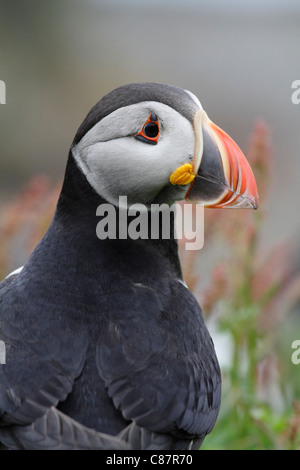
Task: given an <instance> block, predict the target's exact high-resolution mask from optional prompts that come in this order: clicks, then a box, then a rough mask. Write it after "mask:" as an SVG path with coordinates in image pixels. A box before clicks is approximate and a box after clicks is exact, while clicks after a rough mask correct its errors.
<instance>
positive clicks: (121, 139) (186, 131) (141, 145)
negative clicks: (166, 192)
mask: <svg viewBox="0 0 300 470" xmlns="http://www.w3.org/2000/svg"><path fill="white" fill-rule="evenodd" d="M134 106H135V107H136V105H134ZM149 108H150V109H154V112H156V113H157V115H158V116H159V120H160V123H161V129H160V136H159V140H158V143H157V145H151V144H148V143H145V142H141V141H140V140H137V139H135V137H134V136H133V135H131V136H127V137H126V136H124V134H123V136H122V133H121V136H120V135H119V136H118V138H112V139H111V140H110V139H107V137H108V136H109V137H111V136H112V135H114V134H115V131H111V130H109V129H108V130H106V131H105V132H104V129H103V126H104V124H105V123H104V120H103V122H101V123H98V124H97V125H96V126H95V127H94V128H93V129H91V131H90V132H89V133H88V134H87V135H86V136H85V137H84V138H83V139H82V141H81V143H79V144H78V145H77V146H75V147H74V148H73V149H72V151H73V155H74V157H75V160H76V162H77V164H78V166H79V167H80V169H81V171H82V172H83V173H84V174H85V176H86V178H87V180H88V181H89V183H90V185H91V186H92V187H93V188H94V189H95V190H96V192H97V193H98V194H99V195H101V196H102V197H103V198H104V199H105V200H107V201H108V202H111V203H113V204H117V203H118V198H119V196H128V202H129V203H135V202H139V203H144V204H145V203H147V202H148V201H150V200H152V199H153V198H154V197H155V196H156V195H157V194H158V193H159V192H160V191H161V190H162V189H163V188H164V187H165V186H166V185H168V184H169V178H170V175H171V174H172V173H173V171H174V170H175V169H176V168H177V167H178V166H180V165H182V164H184V163H187V162H189V161H191V160H192V158H193V154H194V148H195V137H194V135H195V134H194V129H193V125H192V123H191V122H190V121H189V120H187V119H186V118H185V117H183V116H182V115H181V114H179V113H177V112H176V111H175V110H174V109H172V108H170V107H168V106H166V105H163V104H161V103H151V104H149V103H145V104H144V106H143V109H138V111H139V113H138V114H139V115H140V114H142V120H141V119H140V118H139V120H141V122H144V119H145V118H146V119H147V117H148V115H149V114H148V113H149ZM129 111H130V113H129ZM116 113H117V112H116ZM131 113H132V109H130V110H128V109H127V110H126V115H125V116H124V114H123V115H121V114H120V110H118V113H117V114H115V115H114V116H113V120H112V119H111V120H110V126H112V127H113V129H116V128H117V127H118V126H117V125H116V124H117V122H116V117H118V119H120V121H121V120H122V119H123V120H124V119H125V118H126V116H127V117H128V115H129V114H131ZM144 115H145V116H144ZM133 120H134V119H133V118H132V121H133ZM108 122H109V116H108V117H107V118H106V125H108ZM101 126H102V132H100V129H101ZM139 126H140V124H139ZM123 131H124V130H123ZM124 132H126V131H124ZM127 132H128V131H127ZM99 134H100V135H99ZM106 139H107V140H106ZM101 140H102V141H101Z"/></svg>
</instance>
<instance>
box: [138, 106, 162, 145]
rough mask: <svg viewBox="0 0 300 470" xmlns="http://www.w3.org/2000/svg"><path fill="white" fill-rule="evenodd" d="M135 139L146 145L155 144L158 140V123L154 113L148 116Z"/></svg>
mask: <svg viewBox="0 0 300 470" xmlns="http://www.w3.org/2000/svg"><path fill="white" fill-rule="evenodd" d="M135 138H136V139H138V140H141V141H142V142H146V143H148V144H152V145H156V144H157V142H158V138H159V123H158V119H157V116H156V114H155V113H150V114H149V117H148V119H147V121H146V122H145V124H144V125H143V128H142V130H141V131H140V132H139V133H138V134H136V135H135Z"/></svg>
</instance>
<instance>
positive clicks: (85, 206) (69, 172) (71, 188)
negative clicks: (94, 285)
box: [53, 151, 181, 278]
mask: <svg viewBox="0 0 300 470" xmlns="http://www.w3.org/2000/svg"><path fill="white" fill-rule="evenodd" d="M100 204H107V201H105V200H104V199H103V198H102V197H101V196H99V195H98V194H97V193H96V192H95V191H94V190H93V188H92V187H91V186H90V184H89V183H88V181H87V179H86V177H85V176H84V174H83V173H82V172H81V171H80V169H79V168H78V166H77V164H76V162H75V161H74V158H73V156H72V153H71V151H70V153H69V158H68V163H67V168H66V174H65V180H64V184H63V188H62V191H61V195H60V198H59V201H58V204H57V210H56V213H55V217H54V220H53V224H54V225H55V224H56V223H59V224H63V226H64V230H65V231H68V232H69V233H70V236H72V234H73V237H74V235H75V234H76V235H75V236H76V237H77V238H78V237H81V236H82V237H84V239H83V240H82V242H83V243H84V241H85V240H89V244H90V245H91V244H93V245H94V248H95V249H96V250H97V252H98V251H99V250H101V251H105V249H106V248H109V250H110V251H111V248H112V246H114V247H116V251H117V252H119V250H120V248H121V247H122V251H124V250H125V251H126V250H127V251H128V252H132V251H135V252H137V253H139V255H140V256H142V252H143V248H144V249H145V251H148V252H149V250H153V253H154V254H155V256H158V257H163V258H165V259H167V260H168V261H169V263H170V264H171V265H172V266H173V269H174V270H175V272H176V274H177V276H178V277H179V278H181V268H180V262H179V258H178V246H177V241H176V240H175V238H174V223H173V222H174V220H173V217H174V214H173V213H172V212H171V213H170V221H171V224H170V237H169V238H163V236H162V233H160V234H159V238H158V239H152V238H151V212H150V211H149V212H148V237H147V239H137V240H132V239H130V238H127V239H126V240H119V239H118V234H119V208H117V207H115V210H116V225H117V230H116V233H117V240H109V239H105V240H99V238H98V237H97V235H96V226H97V224H98V223H99V221H100V220H101V218H99V216H97V215H96V210H97V208H98V206H99V205H100ZM133 218H134V217H127V222H128V225H129V224H130V223H131V221H132V220H133ZM83 227H84V229H83ZM123 233H124V231H123Z"/></svg>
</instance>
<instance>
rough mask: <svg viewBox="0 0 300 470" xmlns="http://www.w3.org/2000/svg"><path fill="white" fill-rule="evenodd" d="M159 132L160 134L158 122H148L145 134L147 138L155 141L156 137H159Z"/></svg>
mask: <svg viewBox="0 0 300 470" xmlns="http://www.w3.org/2000/svg"><path fill="white" fill-rule="evenodd" d="M158 132H159V127H158V124H156V122H148V124H146V125H145V126H144V134H145V135H146V136H147V137H150V139H154V138H155V137H157V136H158Z"/></svg>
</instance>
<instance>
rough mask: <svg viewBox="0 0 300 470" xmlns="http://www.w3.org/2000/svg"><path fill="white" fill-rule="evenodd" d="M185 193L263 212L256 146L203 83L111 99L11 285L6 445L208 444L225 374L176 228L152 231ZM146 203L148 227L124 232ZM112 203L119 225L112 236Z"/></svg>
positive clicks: (82, 133)
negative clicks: (222, 119)
mask: <svg viewBox="0 0 300 470" xmlns="http://www.w3.org/2000/svg"><path fill="white" fill-rule="evenodd" d="M124 200H126V203H127V205H125V207H123V206H122V203H121V202H122V201H124ZM120 201H121V202H120ZM177 201H186V202H190V203H193V204H201V205H203V206H204V207H211V208H246V209H256V208H257V206H258V192H257V186H256V182H255V177H254V175H253V172H252V170H251V168H250V166H249V164H248V162H247V160H246V158H245V156H244V154H243V153H242V151H241V150H240V148H239V147H238V145H237V144H236V143H235V142H234V141H233V140H232V139H231V137H229V135H228V134H226V133H225V132H224V131H223V130H222V129H221V128H219V127H218V126H216V125H215V124H214V123H213V122H212V121H211V120H210V119H209V118H208V116H207V114H206V112H205V111H204V109H203V107H202V105H201V103H200V101H199V99H198V98H197V97H196V96H195V95H194V94H193V93H192V92H190V91H187V90H184V89H182V88H179V87H177V86H173V85H167V84H159V83H152V82H142V83H130V84H127V85H123V86H120V87H119V88H117V89H115V90H113V91H111V92H109V93H108V94H106V95H105V96H104V97H102V98H101V99H100V101H98V102H97V104H96V105H95V106H94V107H93V108H92V109H91V110H90V111H89V113H88V114H87V116H86V118H85V119H84V121H83V122H82V124H81V125H80V127H79V129H78V131H77V133H76V135H75V138H74V140H73V142H72V144H71V147H70V151H69V155H68V159H67V165H66V171H65V176H64V180H63V184H62V189H61V193H60V196H59V199H58V203H57V207H56V210H55V214H54V216H53V219H52V222H51V223H50V226H49V228H48V230H47V232H46V234H45V235H44V237H43V238H42V239H41V241H40V242H39V243H38V245H37V246H36V248H35V249H34V250H33V252H32V254H31V255H30V257H29V259H28V261H27V262H26V264H25V265H24V266H23V267H22V268H20V269H18V270H16V271H14V272H13V273H11V274H10V275H8V276H7V277H6V278H5V279H4V280H3V281H2V282H1V283H0V340H1V342H2V344H4V346H5V363H3V364H0V442H1V444H2V446H4V447H5V448H8V449H15V450H17V449H21V450H26V449H28V450H43V449H45V450H73V449H74V450H75V449H77V450H88V449H91V450H92V449H94V450H95V449H102V450H180V449H182V450H187V449H188V450H192V449H199V448H200V446H201V444H202V442H203V440H204V438H205V436H206V435H207V434H208V433H210V432H211V431H212V429H213V427H214V425H215V422H216V420H217V416H218V413H219V409H220V402H221V372H220V367H219V364H218V359H217V357H216V353H215V348H214V344H213V341H212V339H211V336H210V334H209V332H208V330H207V327H206V325H205V323H204V319H203V315H202V311H201V308H200V306H199V304H198V302H197V300H196V299H195V297H194V295H193V294H192V292H191V291H190V290H189V289H188V287H187V286H186V284H185V283H184V279H183V277H182V271H181V266H180V261H179V257H178V242H177V238H176V234H175V233H174V230H173V228H172V230H170V236H169V237H164V236H163V234H162V231H158V232H159V233H158V235H157V234H156V236H155V237H151V234H152V231H151V220H152V219H151V217H150V215H151V213H152V206H155V207H157V205H158V206H160V205H164V207H167V208H170V207H172V205H173V204H175V203H176V202H177ZM135 205H138V207H142V208H144V209H143V210H144V212H145V213H146V215H147V217H148V219H149V230H148V232H149V233H148V235H149V236H144V237H139V236H130V233H129V232H126V230H124V226H122V224H123V225H124V223H125V224H127V225H126V227H125V229H126V228H128V224H130V223H131V222H132V221H133V220H134V217H133V215H132V212H131V213H130V208H131V207H132V206H135ZM99 207H100V208H101V207H102V208H103V207H104V209H106V210H103V211H101V210H100V211H99ZM109 208H113V210H114V213H115V215H116V218H115V226H116V230H115V231H113V232H112V234H111V233H110V230H108V225H109V224H108V223H107V224H106V229H107V230H106V232H105V230H103V231H104V232H105V233H102V235H101V234H100V235H101V236H99V230H97V226H98V224H99V221H101V220H102V222H103V227H104V229H105V220H104V218H105V216H107V213H108V212H109ZM165 210H167V209H165ZM141 211H142V209H141ZM112 213H113V212H111V214H112ZM121 213H122V214H123V217H120V215H122V214H121ZM124 213H125V214H126V215H127V217H124ZM99 214H102V215H100V216H99ZM172 214H173V212H172ZM173 215H174V214H173ZM101 217H102V218H101ZM170 220H171V219H170ZM122 221H123V222H122ZM124 221H125V222H124ZM106 222H107V221H106ZM98 228H99V226H98ZM103 231H102V232H103ZM124 233H125V235H126V236H125V235H124Z"/></svg>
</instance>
